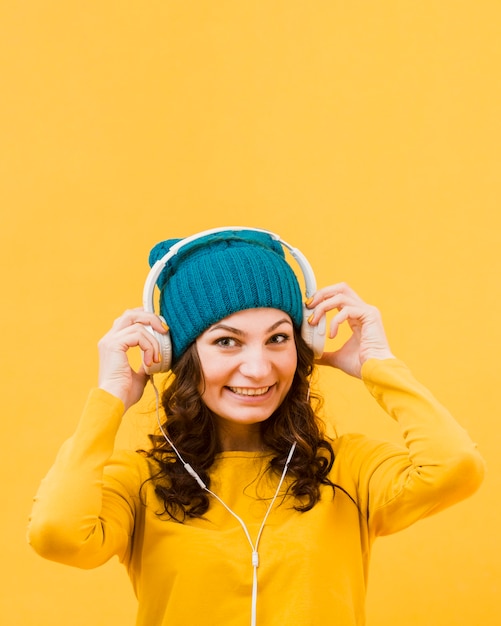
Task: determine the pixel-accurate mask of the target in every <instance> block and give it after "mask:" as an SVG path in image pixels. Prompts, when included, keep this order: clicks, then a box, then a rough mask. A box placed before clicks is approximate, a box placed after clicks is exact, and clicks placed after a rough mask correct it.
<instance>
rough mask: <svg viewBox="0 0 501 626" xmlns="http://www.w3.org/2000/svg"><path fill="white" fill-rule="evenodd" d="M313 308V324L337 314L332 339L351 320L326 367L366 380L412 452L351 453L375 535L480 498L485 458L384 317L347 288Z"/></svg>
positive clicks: (369, 448) (366, 448)
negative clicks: (416, 370)
mask: <svg viewBox="0 0 501 626" xmlns="http://www.w3.org/2000/svg"><path fill="white" fill-rule="evenodd" d="M309 306H310V307H311V308H312V309H314V312H313V314H312V316H311V317H310V323H312V324H315V323H318V320H319V319H320V317H321V316H322V315H325V313H326V312H328V311H329V310H332V309H335V310H337V313H336V314H335V315H334V317H333V319H332V322H331V325H330V337H335V336H336V334H337V332H338V329H339V325H340V324H342V323H344V322H347V323H348V324H349V325H350V327H351V329H352V331H353V332H352V336H351V337H350V338H349V339H348V341H347V342H346V343H345V344H344V345H343V346H341V348H340V349H339V350H337V351H335V352H327V353H324V355H323V356H322V358H321V359H319V361H318V362H319V363H320V364H322V365H328V366H331V367H336V368H338V369H341V370H342V371H344V372H345V373H347V374H350V375H352V376H356V377H359V378H362V379H363V380H364V382H365V384H366V386H367V388H368V389H369V391H370V392H371V394H372V395H373V396H374V397H375V399H376V400H377V401H378V402H379V404H380V405H381V406H382V408H383V409H384V410H385V411H386V412H387V413H388V414H389V415H390V416H391V417H392V418H393V419H395V420H396V421H397V422H398V423H399V426H400V427H401V430H402V435H403V438H404V443H405V447H402V448H398V447H396V446H394V445H392V444H389V443H388V444H380V445H378V446H374V445H373V444H369V445H367V443H364V442H366V440H363V441H362V440H358V441H357V442H356V445H354V446H352V449H351V453H350V457H351V461H350V462H351V463H352V466H353V467H354V468H355V469H354V472H355V473H356V474H357V475H359V477H360V493H359V499H360V501H361V505H362V506H361V508H362V510H364V511H365V512H366V514H367V515H368V516H369V520H370V525H371V529H372V532H374V533H375V534H386V533H390V532H395V531H396V530H399V529H401V528H404V527H405V526H408V525H409V524H411V523H412V522H414V521H416V520H417V519H419V518H421V517H424V516H425V515H429V514H431V513H433V512H436V511H439V510H441V509H443V508H445V507H446V506H449V505H451V504H453V503H454V502H458V501H459V500H461V499H463V498H465V497H467V496H468V495H470V494H471V493H473V492H474V491H475V490H476V489H477V487H478V486H479V484H480V482H481V481H482V478H483V473H484V464H483V461H482V458H481V457H480V455H479V453H478V451H477V450H476V448H475V446H474V444H473V443H472V441H471V439H470V438H469V436H468V434H467V433H466V432H465V431H464V430H463V429H462V428H461V427H460V426H459V424H457V422H456V421H455V420H454V419H453V418H452V416H451V415H450V414H449V412H448V411H447V410H446V409H445V408H444V407H443V406H442V405H441V404H440V403H439V402H438V401H437V400H436V399H435V398H434V397H433V395H432V394H431V393H430V392H429V391H428V390H427V389H426V388H425V387H423V385H421V384H420V383H418V381H416V379H415V378H414V377H413V376H412V374H411V373H410V371H409V370H408V368H407V367H406V366H405V365H404V364H403V363H402V362H401V361H398V360H397V359H395V357H394V356H393V354H392V352H391V350H390V347H389V345H388V341H387V339H386V335H385V332H384V328H383V324H382V321H381V316H380V314H379V311H378V310H377V309H376V308H375V307H373V306H370V305H368V304H366V303H365V302H364V301H363V300H362V299H361V298H360V297H359V296H358V295H357V294H356V293H355V292H354V291H353V290H352V289H350V287H348V286H347V285H346V284H344V283H340V284H338V285H332V286H331V287H327V288H325V289H322V290H320V291H319V292H317V294H315V296H314V298H313V299H312V301H311V302H310V303H309Z"/></svg>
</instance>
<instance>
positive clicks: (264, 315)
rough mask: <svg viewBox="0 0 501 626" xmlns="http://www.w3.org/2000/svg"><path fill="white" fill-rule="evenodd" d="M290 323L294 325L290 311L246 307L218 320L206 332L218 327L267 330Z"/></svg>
mask: <svg viewBox="0 0 501 626" xmlns="http://www.w3.org/2000/svg"><path fill="white" fill-rule="evenodd" d="M281 324H284V325H285V324H289V325H290V326H292V325H293V324H292V319H291V317H290V315H289V314H288V313H285V312H284V311H281V310H280V309H272V308H265V307H263V308H258V309H244V310H243V311H237V312H236V313H232V314H231V315H228V317H225V318H224V319H222V320H219V322H216V323H215V324H213V325H212V326H210V327H209V328H208V329H207V331H206V332H209V331H211V330H216V329H217V328H224V327H226V328H235V329H238V330H248V329H250V328H252V329H262V330H263V331H266V330H268V329H270V328H273V327H275V326H277V325H281Z"/></svg>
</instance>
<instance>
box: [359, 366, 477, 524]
mask: <svg viewBox="0 0 501 626" xmlns="http://www.w3.org/2000/svg"><path fill="white" fill-rule="evenodd" d="M362 376H363V380H364V382H365V385H366V386H367V388H368V390H369V391H370V393H371V394H372V395H373V397H374V398H375V399H376V400H377V402H378V403H379V404H380V406H381V407H382V408H383V409H384V410H385V411H386V412H387V413H388V414H389V415H390V417H392V418H393V419H394V420H396V421H397V422H398V425H399V427H400V429H401V431H402V436H403V439H404V444H405V447H402V448H401V449H398V448H396V447H395V446H392V445H390V444H387V445H385V444H382V445H381V446H380V447H379V448H378V449H377V453H376V454H375V455H374V456H368V457H367V458H366V459H364V460H363V461H361V464H362V466H363V467H364V466H365V467H364V471H363V472H362V474H361V479H362V482H363V483H364V487H363V489H364V490H365V491H366V492H367V497H368V500H367V503H366V505H367V510H368V514H369V523H370V527H371V530H372V532H373V533H374V534H376V535H382V534H389V533H392V532H396V531H397V530H401V529H402V528H405V527H407V526H409V525H410V524H412V523H413V522H415V521H417V520H418V519H421V518H422V517H425V516H428V515H432V514H434V513H437V512H438V511H441V510H443V509H445V508H446V507H448V506H451V505H452V504H455V503H457V502H459V501H461V500H463V499H464V498H467V497H468V496H470V495H471V494H473V493H474V492H475V491H476V490H477V488H478V487H479V485H480V483H481V482H482V479H483V475H484V462H483V460H482V457H481V456H480V454H479V452H478V450H477V448H476V446H475V444H474V443H473V442H472V440H471V439H470V437H469V435H468V433H467V432H466V431H465V430H464V429H463V428H462V427H461V426H460V425H459V424H458V423H457V422H456V420H455V419H454V418H453V417H452V416H451V414H450V413H449V411H448V410H447V409H446V408H445V407H444V406H443V405H442V404H441V403H439V402H438V401H437V399H436V398H435V397H434V396H433V394H432V393H431V392H430V391H429V390H428V389H426V388H425V387H424V386H423V385H422V384H421V383H419V382H418V381H417V380H416V379H415V378H414V376H413V375H412V374H411V372H410V371H409V369H408V368H407V367H406V365H405V364H404V363H402V362H401V361H399V360H397V359H393V360H391V361H380V360H376V359H372V360H370V361H367V362H366V363H365V364H364V366H363V368H362ZM369 459H370V461H369Z"/></svg>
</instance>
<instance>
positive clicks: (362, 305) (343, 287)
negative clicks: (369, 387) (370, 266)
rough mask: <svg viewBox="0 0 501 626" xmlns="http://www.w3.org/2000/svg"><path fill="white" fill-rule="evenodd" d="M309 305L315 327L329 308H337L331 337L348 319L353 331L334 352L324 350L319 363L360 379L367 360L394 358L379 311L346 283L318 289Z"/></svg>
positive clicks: (310, 320) (330, 333) (310, 321)
mask: <svg viewBox="0 0 501 626" xmlns="http://www.w3.org/2000/svg"><path fill="white" fill-rule="evenodd" d="M308 308H309V309H311V310H312V315H311V316H310V318H309V323H310V324H311V325H312V326H316V325H317V324H318V322H319V321H320V319H321V318H322V316H323V315H325V314H326V313H327V312H328V311H332V310H337V311H338V312H337V313H336V314H335V315H334V317H333V318H332V320H331V323H330V326H329V334H328V336H329V337H330V338H331V339H332V338H334V337H336V335H337V334H338V331H339V327H340V325H341V324H343V322H348V324H349V326H350V328H351V330H352V335H351V337H350V338H349V339H348V340H347V341H346V343H345V344H344V345H343V346H341V348H339V350H336V351H335V352H324V354H323V355H322V357H321V358H319V359H317V361H316V362H317V363H318V364H320V365H330V366H331V367H336V368H338V369H340V370H342V371H343V372H346V373H347V374H350V375H351V376H356V377H357V378H360V377H361V370H362V365H363V364H364V363H365V361H367V360H368V359H388V358H394V357H393V354H392V353H391V350H390V347H389V345H388V340H387V339H386V334H385V332H384V328H383V322H382V320H381V315H380V313H379V310H378V309H377V308H376V307H374V306H372V305H370V304H367V303H366V302H364V301H363V300H362V299H361V298H360V296H359V295H358V294H357V293H355V292H354V291H353V289H351V287H349V286H348V285H347V284H346V283H338V284H336V285H331V286H329V287H324V288H323V289H319V290H318V291H317V292H316V293H315V295H314V296H313V298H312V299H311V300H310V301H309V302H308Z"/></svg>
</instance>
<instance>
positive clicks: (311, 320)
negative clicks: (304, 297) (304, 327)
mask: <svg viewBox="0 0 501 626" xmlns="http://www.w3.org/2000/svg"><path fill="white" fill-rule="evenodd" d="M314 317H315V314H314V313H312V314H311V315H310V317H309V318H308V324H311V323H312V322H313V318H314Z"/></svg>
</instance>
